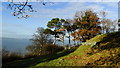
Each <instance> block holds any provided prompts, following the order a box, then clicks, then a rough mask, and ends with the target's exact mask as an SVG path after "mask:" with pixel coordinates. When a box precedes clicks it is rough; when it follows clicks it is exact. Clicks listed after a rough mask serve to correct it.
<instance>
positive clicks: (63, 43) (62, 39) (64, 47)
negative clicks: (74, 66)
mask: <svg viewBox="0 0 120 68" xmlns="http://www.w3.org/2000/svg"><path fill="white" fill-rule="evenodd" d="M62 46H63V48H64V49H65V50H66V47H65V45H64V34H63V36H62Z"/></svg>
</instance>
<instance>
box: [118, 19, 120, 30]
mask: <svg viewBox="0 0 120 68" xmlns="http://www.w3.org/2000/svg"><path fill="white" fill-rule="evenodd" d="M118 27H119V29H118V30H119V31H120V19H118Z"/></svg>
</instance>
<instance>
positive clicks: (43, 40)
mask: <svg viewBox="0 0 120 68" xmlns="http://www.w3.org/2000/svg"><path fill="white" fill-rule="evenodd" d="M43 32H44V29H43V28H42V27H39V28H38V29H37V31H36V33H35V34H34V35H33V38H32V39H30V40H31V41H32V45H29V46H27V47H26V49H27V50H28V51H29V52H30V53H31V54H33V55H43V54H45V53H46V51H45V47H46V46H47V44H49V43H50V39H49V38H50V36H49V35H48V34H44V33H43Z"/></svg>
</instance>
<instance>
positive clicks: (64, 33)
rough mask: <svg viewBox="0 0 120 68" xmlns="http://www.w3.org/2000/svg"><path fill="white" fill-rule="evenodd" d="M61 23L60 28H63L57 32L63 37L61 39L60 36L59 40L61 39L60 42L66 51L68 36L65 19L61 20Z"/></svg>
mask: <svg viewBox="0 0 120 68" xmlns="http://www.w3.org/2000/svg"><path fill="white" fill-rule="evenodd" d="M60 22H61V26H60V27H61V28H60V29H58V30H57V32H59V33H60V35H62V36H61V37H60V35H59V38H60V40H62V46H63V47H64V49H65V50H66V47H65V45H64V37H65V35H66V31H65V27H64V25H65V20H64V19H61V20H60Z"/></svg>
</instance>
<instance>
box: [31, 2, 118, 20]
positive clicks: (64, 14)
mask: <svg viewBox="0 0 120 68" xmlns="http://www.w3.org/2000/svg"><path fill="white" fill-rule="evenodd" d="M102 4H106V5H108V6H111V7H115V6H116V5H115V4H112V3H100V4H97V3H95V4H90V5H89V4H88V5H86V2H78V3H77V2H69V4H68V6H67V7H65V8H59V9H50V8H40V9H37V8H36V10H38V12H37V13H33V14H32V15H31V16H32V17H39V18H53V17H59V18H73V17H74V15H75V13H76V12H77V11H83V10H86V9H92V10H94V11H95V12H100V11H106V12H107V13H108V17H109V18H116V16H117V15H118V13H116V12H114V11H110V10H109V9H107V8H106V7H105V6H103V5H102ZM105 8H106V9H105ZM111 15H112V17H110V16H111Z"/></svg>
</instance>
